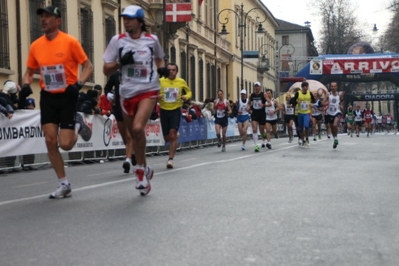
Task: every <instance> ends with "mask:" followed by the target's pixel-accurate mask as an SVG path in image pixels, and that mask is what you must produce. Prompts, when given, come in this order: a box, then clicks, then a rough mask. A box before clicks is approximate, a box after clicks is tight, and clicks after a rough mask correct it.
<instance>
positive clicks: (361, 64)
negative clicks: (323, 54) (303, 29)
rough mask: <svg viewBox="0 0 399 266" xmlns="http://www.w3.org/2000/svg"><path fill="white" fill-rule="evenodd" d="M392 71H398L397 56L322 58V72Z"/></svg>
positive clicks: (367, 72) (363, 72)
mask: <svg viewBox="0 0 399 266" xmlns="http://www.w3.org/2000/svg"><path fill="white" fill-rule="evenodd" d="M392 72H399V59H398V58H377V59H376V58H373V59H331V60H330V59H326V60H323V74H332V75H334V74H369V73H392Z"/></svg>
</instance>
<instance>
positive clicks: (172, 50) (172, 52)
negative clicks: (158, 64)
mask: <svg viewBox="0 0 399 266" xmlns="http://www.w3.org/2000/svg"><path fill="white" fill-rule="evenodd" d="M170 62H172V63H176V47H174V46H172V47H170Z"/></svg>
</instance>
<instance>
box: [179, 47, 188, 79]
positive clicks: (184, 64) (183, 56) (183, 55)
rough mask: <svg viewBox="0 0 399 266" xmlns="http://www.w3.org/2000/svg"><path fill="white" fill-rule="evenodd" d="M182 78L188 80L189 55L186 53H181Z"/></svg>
mask: <svg viewBox="0 0 399 266" xmlns="http://www.w3.org/2000/svg"><path fill="white" fill-rule="evenodd" d="M180 77H181V78H182V79H184V80H187V54H186V52H185V51H182V52H181V53H180Z"/></svg>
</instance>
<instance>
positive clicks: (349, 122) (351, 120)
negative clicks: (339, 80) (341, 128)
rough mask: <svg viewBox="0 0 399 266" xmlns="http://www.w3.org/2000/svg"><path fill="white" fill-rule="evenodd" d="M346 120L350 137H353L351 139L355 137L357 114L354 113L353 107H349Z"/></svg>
mask: <svg viewBox="0 0 399 266" xmlns="http://www.w3.org/2000/svg"><path fill="white" fill-rule="evenodd" d="M345 118H346V125H347V127H348V135H351V137H353V124H354V123H355V120H354V118H355V114H354V112H353V107H352V105H349V107H348V111H347V112H346V115H345Z"/></svg>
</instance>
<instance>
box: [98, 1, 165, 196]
mask: <svg viewBox="0 0 399 266" xmlns="http://www.w3.org/2000/svg"><path fill="white" fill-rule="evenodd" d="M121 17H122V18H123V24H124V26H125V29H126V32H125V33H123V34H119V35H115V36H114V37H113V38H112V39H111V41H110V43H109V44H108V46H107V49H106V51H105V53H104V55H103V59H104V67H103V72H104V74H105V75H109V74H112V73H114V72H115V71H116V70H118V69H120V72H121V84H120V102H121V109H122V111H123V112H122V115H123V121H124V123H125V125H126V128H127V129H128V130H129V133H130V135H131V136H132V138H133V147H134V153H135V155H136V163H137V164H136V166H135V168H134V169H133V173H134V174H135V176H136V189H138V190H139V191H140V194H141V195H143V196H144V195H147V194H148V193H149V192H150V190H151V185H150V179H151V178H152V176H153V175H154V171H153V170H152V168H151V167H150V166H149V165H147V163H146V160H145V159H146V157H145V150H146V136H145V131H144V129H145V126H146V124H147V121H148V119H149V118H150V116H151V113H152V110H153V109H154V107H155V104H156V102H157V97H158V93H159V90H160V85H159V77H158V75H157V74H156V72H155V69H154V66H157V68H158V74H160V75H161V76H164V77H167V76H169V73H168V72H169V71H168V69H167V68H165V67H164V60H163V57H164V53H163V50H162V47H161V45H160V44H159V41H158V38H157V37H156V36H155V35H152V34H149V33H146V25H145V21H144V10H143V9H142V8H141V7H139V6H136V5H130V6H127V7H126V8H125V9H124V10H123V12H122V14H121Z"/></svg>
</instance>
